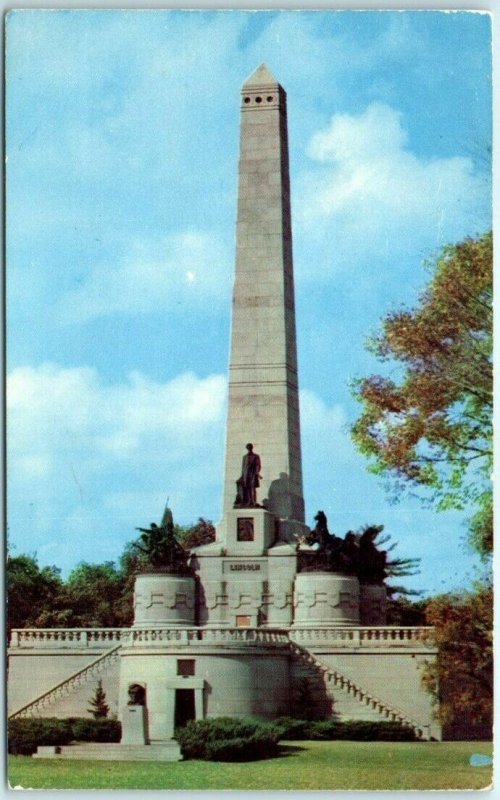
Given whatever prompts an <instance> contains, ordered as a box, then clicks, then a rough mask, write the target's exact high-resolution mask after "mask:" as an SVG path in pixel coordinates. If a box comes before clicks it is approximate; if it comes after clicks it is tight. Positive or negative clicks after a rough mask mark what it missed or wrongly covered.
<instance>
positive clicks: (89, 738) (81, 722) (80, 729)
mask: <svg viewBox="0 0 500 800" xmlns="http://www.w3.org/2000/svg"><path fill="white" fill-rule="evenodd" d="M69 722H70V723H71V727H72V731H73V739H74V740H75V741H77V742H119V741H120V738H121V732H122V726H121V723H120V722H119V721H118V720H116V719H107V718H102V717H101V718H100V719H88V718H87V717H74V718H71V719H70V720H69Z"/></svg>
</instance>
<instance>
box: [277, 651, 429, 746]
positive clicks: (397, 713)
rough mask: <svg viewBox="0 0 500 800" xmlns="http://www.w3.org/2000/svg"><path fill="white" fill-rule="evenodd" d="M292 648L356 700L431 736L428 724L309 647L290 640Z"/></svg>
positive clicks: (393, 719) (421, 735)
mask: <svg viewBox="0 0 500 800" xmlns="http://www.w3.org/2000/svg"><path fill="white" fill-rule="evenodd" d="M290 649H291V651H292V653H293V654H294V655H295V656H297V657H299V658H300V659H302V661H305V662H306V663H308V664H311V665H314V666H315V667H316V669H318V670H320V671H321V672H322V673H323V677H324V679H326V681H327V682H333V685H334V686H335V687H336V688H339V689H341V690H342V691H344V692H347V694H350V695H351V696H352V697H354V698H356V700H359V701H360V702H361V703H364V704H365V705H366V706H370V707H371V708H373V709H374V710H375V711H376V712H377V713H379V714H380V715H381V716H384V717H386V718H387V719H390V720H392V721H394V722H399V723H401V724H402V725H407V726H408V727H410V728H412V729H413V730H414V731H415V734H416V735H417V736H418V737H419V738H429V730H428V729H429V726H428V725H423V724H421V723H420V722H418V721H417V720H414V719H412V718H411V717H409V716H408V714H406V713H405V712H404V711H401V709H399V708H396V707H395V706H393V705H390V704H389V703H387V702H386V701H385V700H381V699H380V698H379V697H376V696H375V695H373V694H372V693H371V692H368V691H366V689H363V688H362V687H361V686H359V685H358V684H357V683H355V681H353V680H352V678H349V677H348V676H347V675H345V674H344V673H342V672H339V671H338V670H337V669H333V668H332V667H329V666H328V665H327V664H325V663H324V662H323V661H321V660H320V659H319V658H317V656H316V655H314V653H312V652H311V651H310V650H308V649H307V647H302V646H300V645H298V644H296V643H295V642H290Z"/></svg>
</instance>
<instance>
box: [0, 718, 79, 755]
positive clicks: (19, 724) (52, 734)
mask: <svg viewBox="0 0 500 800" xmlns="http://www.w3.org/2000/svg"><path fill="white" fill-rule="evenodd" d="M8 737H9V753H14V754H15V755H23V756H30V755H32V753H35V752H36V748H37V747H38V745H44V744H45V745H51V744H53V745H57V744H69V742H70V741H71V740H72V738H73V733H72V729H71V725H70V724H69V722H68V720H66V719H53V718H51V717H48V718H46V719H12V720H9V723H8Z"/></svg>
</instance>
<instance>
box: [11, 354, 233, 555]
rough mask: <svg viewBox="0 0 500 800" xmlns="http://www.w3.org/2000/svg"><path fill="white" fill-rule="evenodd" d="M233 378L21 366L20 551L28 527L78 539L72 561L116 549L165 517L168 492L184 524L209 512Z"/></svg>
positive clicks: (41, 537) (14, 466) (33, 533)
mask: <svg viewBox="0 0 500 800" xmlns="http://www.w3.org/2000/svg"><path fill="white" fill-rule="evenodd" d="M225 383H226V382H225V379H224V378H223V377H222V376H221V375H210V376H208V377H205V378H200V377H197V376H196V375H194V374H192V373H189V372H187V373H184V374H181V375H178V376H176V377H175V378H173V379H172V380H170V381H167V382H165V383H159V382H157V381H154V380H151V379H150V378H148V377H147V376H146V375H144V374H141V373H139V372H134V373H131V374H130V375H128V376H127V378H126V380H124V381H122V382H116V383H110V382H107V381H105V380H103V378H102V377H101V376H100V375H99V373H98V372H97V370H95V369H93V368H89V367H75V368H65V367H62V366H60V365H57V364H42V365H40V366H39V367H26V366H25V367H19V368H17V369H15V370H13V372H12V373H11V374H10V375H9V376H8V380H7V420H8V443H9V444H8V494H9V522H10V535H11V538H12V541H14V542H16V543H17V547H18V549H19V550H21V551H23V550H24V549H25V547H26V543H25V542H24V536H25V534H26V532H27V530H28V528H29V537H28V538H29V541H30V543H34V545H35V546H36V545H37V543H40V545H44V544H45V543H46V542H47V541H49V542H50V541H54V540H60V541H61V542H62V541H66V539H67V537H70V538H71V540H72V541H73V542H74V548H73V552H72V553H70V554H69V555H71V556H72V562H73V563H74V562H75V560H78V557H80V558H86V559H87V560H97V559H98V558H99V557H101V558H103V557H107V558H109V557H113V556H116V555H117V554H118V553H119V552H120V550H121V547H120V543H121V544H123V542H124V541H126V540H127V539H130V538H132V535H133V526H134V525H138V524H143V522H145V521H146V520H148V519H149V518H154V517H155V515H156V516H159V515H161V512H162V509H163V505H164V503H165V501H166V499H167V496H169V497H170V501H171V504H172V506H173V508H174V509H177V511H178V513H181V514H183V519H184V521H187V522H189V521H191V520H195V519H196V518H197V515H198V514H203V513H207V514H208V513H210V514H213V513H214V501H213V497H214V495H215V496H216V497H217V492H216V489H217V485H218V482H219V476H220V473H221V470H222V458H223V453H222V430H223V421H224V409H225ZM194 465H197V466H196V468H195V466H194ZM70 563H71V562H70ZM61 566H65V565H64V564H61Z"/></svg>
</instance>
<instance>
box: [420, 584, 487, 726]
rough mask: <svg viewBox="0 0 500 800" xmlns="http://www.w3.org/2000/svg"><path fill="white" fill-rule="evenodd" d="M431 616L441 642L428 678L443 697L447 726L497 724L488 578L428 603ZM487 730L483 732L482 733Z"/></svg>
mask: <svg viewBox="0 0 500 800" xmlns="http://www.w3.org/2000/svg"><path fill="white" fill-rule="evenodd" d="M426 621H427V624H428V625H432V626H433V631H432V633H431V634H429V635H430V637H431V638H432V640H433V641H434V642H435V644H437V646H438V655H437V659H436V661H435V662H429V663H428V664H427V667H426V671H425V674H424V683H425V685H426V686H427V688H428V689H429V690H430V691H431V692H432V694H433V695H434V698H435V700H436V702H438V701H439V706H438V711H437V713H438V717H439V719H440V721H441V722H442V723H443V724H444V725H445V727H448V728H450V727H451V728H453V726H459V727H460V728H461V731H462V735H464V733H463V732H464V731H467V729H468V731H469V735H471V736H472V735H473V733H474V730H477V729H478V728H480V727H482V728H483V729H484V727H488V726H491V725H492V717H493V632H492V628H493V590H492V586H491V584H490V583H489V582H485V583H484V584H481V585H479V586H477V587H476V589H475V590H474V591H471V592H464V593H463V594H446V595H441V596H439V597H433V598H431V599H430V600H429V601H428V602H427V606H426ZM483 735H484V734H483Z"/></svg>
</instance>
